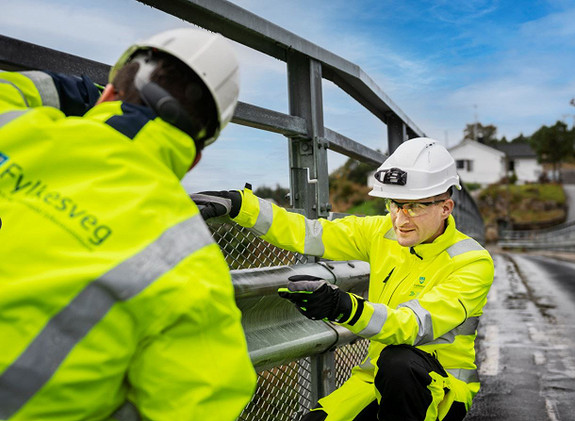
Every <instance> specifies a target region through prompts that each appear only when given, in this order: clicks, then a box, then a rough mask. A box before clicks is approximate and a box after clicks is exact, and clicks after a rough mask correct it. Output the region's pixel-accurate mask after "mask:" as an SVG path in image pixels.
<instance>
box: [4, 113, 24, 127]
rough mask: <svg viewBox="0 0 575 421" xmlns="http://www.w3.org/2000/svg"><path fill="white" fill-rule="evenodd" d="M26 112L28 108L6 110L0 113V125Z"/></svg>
mask: <svg viewBox="0 0 575 421" xmlns="http://www.w3.org/2000/svg"><path fill="white" fill-rule="evenodd" d="M26 112H28V110H18V111H8V112H7V113H2V114H0V127H2V126H4V125H5V124H8V123H10V122H11V121H12V120H15V119H17V118H18V117H20V116H21V115H23V114H25V113H26Z"/></svg>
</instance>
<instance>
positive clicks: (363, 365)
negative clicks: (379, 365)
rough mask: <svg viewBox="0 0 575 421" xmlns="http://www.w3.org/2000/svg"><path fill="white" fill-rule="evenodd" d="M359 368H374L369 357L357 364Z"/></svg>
mask: <svg viewBox="0 0 575 421" xmlns="http://www.w3.org/2000/svg"><path fill="white" fill-rule="evenodd" d="M359 367H360V368H362V369H364V370H373V369H375V367H374V365H373V364H372V363H371V358H369V357H368V358H367V359H366V360H365V361H364V362H362V363H361V364H360V365H359Z"/></svg>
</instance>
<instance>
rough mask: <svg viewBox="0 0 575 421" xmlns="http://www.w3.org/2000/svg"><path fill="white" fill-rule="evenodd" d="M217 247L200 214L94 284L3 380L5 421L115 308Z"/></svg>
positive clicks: (0, 413) (0, 395) (0, 396)
mask: <svg viewBox="0 0 575 421" xmlns="http://www.w3.org/2000/svg"><path fill="white" fill-rule="evenodd" d="M211 243H213V240H212V236H211V234H210V232H209V230H208V228H207V227H206V225H205V223H204V221H203V220H202V218H201V217H200V216H199V215H196V216H194V217H192V218H190V219H187V220H185V221H183V222H181V223H179V224H177V225H175V226H173V227H171V228H169V229H168V230H167V231H165V232H164V233H163V234H162V235H161V236H160V237H159V238H158V239H157V240H156V241H155V242H154V243H152V244H150V245H149V246H147V247H146V248H145V249H144V250H142V251H141V252H139V253H138V254H136V255H135V256H132V257H131V258H129V259H127V260H125V261H124V262H122V263H120V264H119V265H118V266H116V267H115V268H113V269H112V270H110V271H109V272H107V273H106V274H104V275H103V276H101V277H100V278H98V279H96V280H95V281H93V282H91V283H90V284H88V285H87V286H86V287H85V288H84V289H83V290H82V291H81V292H80V293H79V294H78V295H77V296H76V297H74V298H73V299H72V301H71V302H70V303H69V304H68V305H67V306H66V307H65V308H63V309H62V310H61V311H60V312H59V313H58V314H56V315H55V316H54V317H53V318H52V319H51V320H50V321H49V322H48V323H47V324H46V326H45V327H44V328H43V329H42V331H41V332H40V333H39V334H38V336H36V338H35V339H34V340H33V341H32V342H31V343H30V344H29V346H28V348H27V349H26V350H25V351H24V352H23V353H22V354H21V355H20V356H19V357H18V358H17V359H16V361H14V363H12V365H10V366H9V367H8V368H7V369H6V371H4V373H2V375H0V419H5V418H10V417H11V416H12V415H14V414H15V413H16V412H17V411H18V410H19V409H20V408H21V407H22V406H23V405H24V404H26V402H27V401H28V400H29V399H30V398H31V397H32V396H34V394H35V393H36V392H37V391H38V390H40V388H42V387H43V386H44V384H45V383H46V382H47V381H48V380H49V379H50V378H51V377H52V375H53V374H54V373H55V372H56V370H58V367H59V366H60V364H61V363H62V361H64V359H65V358H66V357H67V356H68V354H69V353H70V352H71V351H72V349H73V348H74V347H75V346H76V345H77V344H78V342H80V341H81V340H82V339H83V338H84V336H85V335H86V334H87V333H88V332H89V331H90V330H91V329H92V328H93V327H94V326H96V325H97V324H98V323H99V322H100V321H101V320H102V318H103V317H104V316H105V315H106V313H108V311H109V310H110V309H111V308H112V306H113V305H114V304H115V303H117V302H118V301H124V300H128V299H130V298H132V297H134V296H135V295H137V294H138V293H140V292H141V291H142V290H144V289H145V288H146V287H148V286H149V285H150V284H152V283H153V282H154V281H155V280H156V279H157V278H159V277H160V276H162V275H163V274H165V273H167V272H168V271H170V270H171V269H172V268H174V267H175V266H176V265H177V264H178V263H179V262H180V261H181V260H183V259H184V258H186V257H187V256H189V255H190V254H192V253H194V252H195V251H197V250H199V249H201V248H203V247H205V246H207V245H209V244H211Z"/></svg>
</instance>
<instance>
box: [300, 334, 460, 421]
mask: <svg viewBox="0 0 575 421" xmlns="http://www.w3.org/2000/svg"><path fill="white" fill-rule="evenodd" d="M377 365H378V372H377V375H376V376H375V387H376V388H377V390H378V391H379V393H380V394H381V404H380V405H378V403H377V401H373V402H372V403H370V404H369V405H368V406H366V407H365V408H364V409H363V410H362V411H361V412H360V413H359V414H358V415H357V416H356V417H355V418H354V419H353V420H349V421H423V420H424V419H425V414H426V413H427V408H428V407H429V405H430V404H431V402H432V396H431V392H430V391H429V389H428V388H427V386H428V385H429V384H430V383H431V381H432V378H431V376H430V375H429V373H430V372H432V371H433V372H436V373H438V374H440V375H441V376H444V377H447V373H446V372H445V369H444V368H443V367H442V366H441V364H440V363H439V361H437V359H435V358H434V357H433V356H432V355H430V354H428V353H427V352H424V351H421V350H420V349H418V348H415V347H413V346H409V345H389V346H387V347H385V348H384V350H383V351H382V352H381V355H380V357H379V359H378V361H377ZM465 414H466V409H465V404H464V403H462V402H457V401H456V402H454V403H453V405H452V406H451V409H450V410H449V413H448V414H447V415H446V417H445V418H443V420H442V421H461V420H463V418H465ZM326 418H327V413H325V412H324V411H322V410H315V411H313V412H309V413H308V414H306V415H304V416H303V418H302V419H301V421H323V420H325V419H326Z"/></svg>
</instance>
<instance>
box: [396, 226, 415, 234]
mask: <svg viewBox="0 0 575 421" xmlns="http://www.w3.org/2000/svg"><path fill="white" fill-rule="evenodd" d="M396 231H397V232H399V233H401V234H409V233H410V232H413V231H415V229H414V228H397V227H396Z"/></svg>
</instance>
